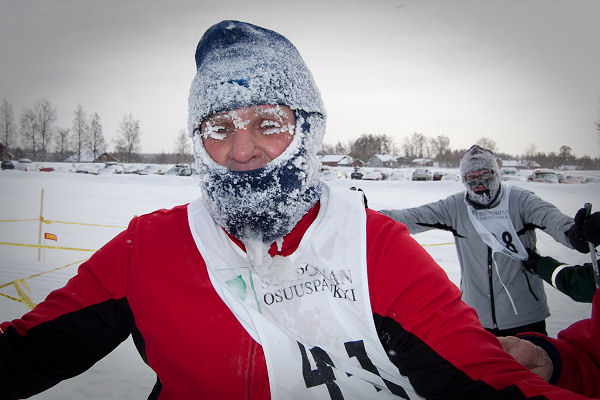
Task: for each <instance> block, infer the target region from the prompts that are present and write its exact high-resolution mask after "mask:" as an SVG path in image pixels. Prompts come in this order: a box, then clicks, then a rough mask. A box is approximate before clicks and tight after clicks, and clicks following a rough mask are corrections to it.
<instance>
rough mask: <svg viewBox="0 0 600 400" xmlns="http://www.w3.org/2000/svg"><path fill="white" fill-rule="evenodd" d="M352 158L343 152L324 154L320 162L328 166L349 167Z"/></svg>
mask: <svg viewBox="0 0 600 400" xmlns="http://www.w3.org/2000/svg"><path fill="white" fill-rule="evenodd" d="M353 161H354V159H353V158H352V157H350V156H347V155H345V154H325V155H322V156H321V164H323V165H327V166H329V167H349V166H352V162H353Z"/></svg>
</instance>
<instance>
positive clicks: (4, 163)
mask: <svg viewBox="0 0 600 400" xmlns="http://www.w3.org/2000/svg"><path fill="white" fill-rule="evenodd" d="M2 169H15V163H14V161H12V160H4V161H2Z"/></svg>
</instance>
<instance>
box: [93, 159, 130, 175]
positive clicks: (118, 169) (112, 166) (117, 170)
mask: <svg viewBox="0 0 600 400" xmlns="http://www.w3.org/2000/svg"><path fill="white" fill-rule="evenodd" d="M124 170H125V169H124V168H123V166H122V165H121V164H118V163H117V162H115V161H109V162H106V163H104V168H102V169H100V170H99V171H98V173H100V174H122V173H123V171H124Z"/></svg>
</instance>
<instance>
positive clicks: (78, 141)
mask: <svg viewBox="0 0 600 400" xmlns="http://www.w3.org/2000/svg"><path fill="white" fill-rule="evenodd" d="M56 115H57V113H56V108H55V107H54V106H53V105H52V104H51V103H50V102H49V101H48V100H46V99H41V100H38V101H36V102H35V104H33V106H31V107H26V108H24V109H23V110H22V111H21V113H20V116H19V118H18V119H17V118H16V117H15V115H14V112H13V107H12V105H11V104H10V103H9V102H8V101H7V100H6V99H4V100H3V101H2V104H1V105H0V135H1V139H2V143H3V145H4V147H5V150H6V151H7V152H10V153H11V154H14V155H15V156H16V157H17V158H19V157H28V158H31V159H33V160H34V161H64V160H66V159H67V158H68V157H71V156H74V157H72V158H73V159H74V161H82V159H83V158H84V156H85V155H91V156H92V157H93V159H94V160H95V159H96V158H97V157H98V156H99V155H100V154H102V153H104V152H106V151H107V149H108V145H107V143H106V140H105V138H104V134H103V127H102V123H101V120H100V116H99V115H98V113H96V112H93V113H90V114H88V113H87V112H86V111H85V110H84V108H83V106H82V105H81V104H79V105H77V107H75V110H74V112H73V124H72V127H71V128H65V127H58V126H55V122H56V118H57V117H56ZM17 121H18V123H17ZM596 125H597V127H598V132H599V134H600V123H597V124H596ZM477 144H479V145H480V146H483V147H485V148H487V149H489V150H491V151H494V152H495V153H496V154H497V155H498V157H499V158H501V159H521V160H527V161H535V162H537V163H538V164H539V165H541V166H544V167H549V168H556V167H558V166H560V165H579V166H582V167H584V168H600V159H599V158H590V157H587V156H585V157H581V158H578V157H575V156H574V155H573V152H572V150H571V148H570V147H569V146H562V147H561V148H560V150H559V151H558V153H554V152H550V153H542V152H536V149H535V146H533V145H530V146H529V147H528V148H527V149H525V153H524V154H522V155H520V156H516V157H515V156H512V155H510V154H506V153H499V152H497V147H498V146H497V144H496V142H495V141H494V140H492V139H490V138H486V137H482V138H481V139H479V140H478V141H477ZM113 145H114V151H112V154H113V155H114V156H115V157H117V158H118V159H119V160H120V161H123V162H140V161H146V160H142V155H141V154H140V151H141V131H140V121H139V120H137V119H135V118H134V117H133V116H132V115H131V114H126V115H123V117H122V120H121V123H120V125H119V128H118V129H117V136H116V137H115V138H114V139H113ZM190 148H191V146H190V141H189V138H188V137H187V134H186V132H185V130H183V129H182V130H180V131H179V132H178V133H177V135H176V137H175V140H174V153H172V154H171V155H169V156H167V155H166V154H165V153H161V154H158V155H156V157H158V158H160V159H169V160H171V161H170V162H176V163H180V162H189V160H190V159H191V154H190V153H191V151H190ZM465 151H466V149H455V150H453V149H451V148H450V138H449V137H448V136H445V135H438V136H436V137H427V136H425V135H424V134H422V133H419V132H415V133H413V135H412V136H410V137H405V138H404V139H403V140H402V142H401V144H400V145H397V144H396V143H395V142H394V140H393V138H392V137H391V136H390V135H387V134H380V135H375V134H363V135H361V136H359V137H358V138H357V139H354V140H351V141H350V142H348V143H347V144H344V143H342V142H337V143H336V144H323V147H322V150H321V153H322V154H348V155H350V156H352V157H353V158H355V159H359V160H362V161H363V162H367V161H368V160H369V159H370V158H371V157H372V156H373V155H375V154H389V155H393V156H395V157H404V158H406V159H409V160H412V159H415V158H429V159H433V160H435V161H437V162H439V163H440V164H441V165H442V166H448V167H453V166H454V167H455V166H458V164H459V162H460V157H461V155H462V154H463V153H464V152H465ZM148 157H150V156H148V155H146V156H145V157H144V158H146V159H147V158H148Z"/></svg>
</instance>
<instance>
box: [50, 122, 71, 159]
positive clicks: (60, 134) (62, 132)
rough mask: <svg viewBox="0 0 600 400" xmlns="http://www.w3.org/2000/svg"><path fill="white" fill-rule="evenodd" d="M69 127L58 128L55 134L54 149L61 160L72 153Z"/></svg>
mask: <svg viewBox="0 0 600 400" xmlns="http://www.w3.org/2000/svg"><path fill="white" fill-rule="evenodd" d="M70 132H71V130H70V129H69V128H56V135H55V136H54V149H55V152H56V153H57V156H58V159H59V161H64V160H65V158H66V157H68V156H69V155H70V154H71V140H70V135H69V133H70Z"/></svg>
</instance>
